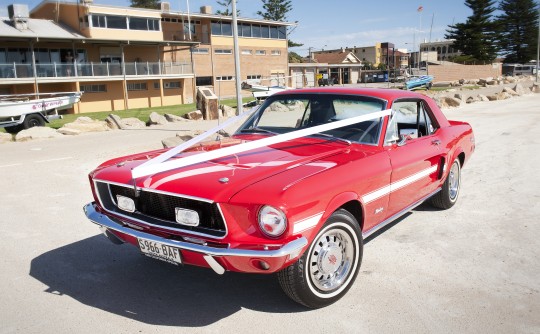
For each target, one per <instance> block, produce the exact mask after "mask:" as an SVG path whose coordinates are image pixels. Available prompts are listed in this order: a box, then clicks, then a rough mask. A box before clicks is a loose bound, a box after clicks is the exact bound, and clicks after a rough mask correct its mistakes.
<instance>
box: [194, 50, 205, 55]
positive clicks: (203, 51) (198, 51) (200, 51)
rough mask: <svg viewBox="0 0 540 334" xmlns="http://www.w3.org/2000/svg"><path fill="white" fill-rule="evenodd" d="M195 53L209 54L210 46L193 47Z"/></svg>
mask: <svg viewBox="0 0 540 334" xmlns="http://www.w3.org/2000/svg"><path fill="white" fill-rule="evenodd" d="M193 53H195V54H200V55H207V54H208V48H197V49H193Z"/></svg>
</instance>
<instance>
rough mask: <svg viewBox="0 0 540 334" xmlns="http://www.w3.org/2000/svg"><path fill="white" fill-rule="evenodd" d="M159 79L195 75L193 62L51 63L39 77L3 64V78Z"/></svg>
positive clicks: (22, 66) (42, 68) (39, 71)
mask: <svg viewBox="0 0 540 334" xmlns="http://www.w3.org/2000/svg"><path fill="white" fill-rule="evenodd" d="M124 68H125V75H126V76H159V75H165V76H167V75H173V76H174V75H184V74H193V71H192V67H191V63H174V62H135V63H125V66H122V64H121V63H92V62H91V63H80V64H66V63H50V64H44V63H40V64H36V74H34V70H33V67H32V65H31V64H24V63H10V64H0V78H34V76H37V77H38V78H42V77H43V78H68V77H117V76H123V75H124V72H123V70H124Z"/></svg>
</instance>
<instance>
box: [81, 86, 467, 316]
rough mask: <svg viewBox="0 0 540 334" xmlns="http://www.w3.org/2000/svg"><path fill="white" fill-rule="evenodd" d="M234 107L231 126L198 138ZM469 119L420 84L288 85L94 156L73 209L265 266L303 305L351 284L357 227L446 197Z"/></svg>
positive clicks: (168, 246) (140, 236) (193, 252)
mask: <svg viewBox="0 0 540 334" xmlns="http://www.w3.org/2000/svg"><path fill="white" fill-rule="evenodd" d="M240 117H247V119H246V120H245V122H244V123H243V124H242V125H241V126H240V127H239V128H238V130H237V131H236V132H235V133H234V135H233V136H232V137H231V138H224V139H220V140H218V141H206V142H205V141H202V140H203V139H204V138H207V137H212V138H214V136H213V134H215V132H217V131H219V130H221V129H222V128H224V127H226V126H229V125H230V123H231V122H234V121H237V120H238V119H239V118H240ZM474 148H475V141H474V135H473V131H472V129H471V127H470V126H469V124H467V123H464V122H457V121H448V120H447V119H446V118H445V116H444V115H443V113H442V112H441V111H440V110H439V108H438V107H437V105H436V104H435V102H434V101H433V100H432V99H430V98H429V97H426V96H423V95H421V94H417V93H414V92H409V91H402V90H385V89H357V88H342V89H339V88H313V89H299V90H288V91H283V92H279V93H276V94H274V95H271V96H269V97H268V98H267V99H266V100H265V102H264V103H263V104H262V105H261V106H260V107H259V108H258V109H254V110H251V111H248V112H246V114H245V115H240V116H237V117H236V118H232V119H230V120H229V121H227V122H226V123H224V124H223V125H221V126H218V127H216V128H214V129H212V130H210V131H208V132H206V133H204V134H202V135H200V136H198V137H195V138H193V139H192V140H190V141H188V142H186V143H184V144H181V145H180V146H178V147H176V148H172V149H169V150H157V151H152V152H145V153H141V154H135V155H130V156H127V157H120V158H116V159H112V160H110V161H107V162H104V163H103V164H101V165H100V166H99V167H98V168H96V169H95V170H94V171H92V172H91V173H90V175H89V178H90V185H91V188H92V192H93V195H94V200H95V201H94V202H92V203H89V204H87V205H86V206H85V207H84V211H85V213H86V215H87V217H88V218H89V219H90V221H92V222H93V223H95V224H97V225H98V226H99V228H100V229H101V230H102V231H103V233H104V234H105V235H106V236H107V237H108V238H109V239H110V240H111V241H112V242H113V243H116V244H121V243H129V244H132V245H134V246H135V247H138V248H139V249H140V251H141V253H142V254H144V255H147V256H150V257H152V258H155V259H159V260H163V261H166V262H169V263H172V264H176V265H180V264H186V265H196V266H202V267H208V268H212V269H213V270H214V271H215V272H216V273H218V274H223V273H224V272H226V271H236V272H245V273H258V274H270V273H277V277H278V280H279V283H280V285H281V287H282V288H283V290H284V292H285V293H286V294H287V295H288V296H289V297H290V298H292V299H293V300H294V301H296V302H298V303H300V304H302V305H305V306H307V307H309V308H318V307H324V306H326V305H329V304H332V303H334V302H335V301H337V300H338V299H340V298H341V297H342V296H343V295H344V294H345V293H346V292H347V291H348V290H349V289H350V288H351V286H352V284H353V282H354V281H355V279H356V277H357V275H358V272H359V268H360V265H361V260H362V256H363V254H364V246H363V245H364V240H365V239H366V238H368V237H373V236H374V233H375V232H377V231H379V230H380V229H381V228H383V227H385V226H386V225H388V224H390V223H392V222H394V221H395V220H396V219H397V218H398V217H401V216H402V215H404V214H405V213H407V212H408V211H410V210H411V209H413V208H414V207H416V206H418V205H420V204H421V203H423V202H424V201H426V200H429V201H430V202H431V203H432V204H433V205H434V206H435V207H437V208H441V209H448V208H450V207H452V206H453V205H454V204H455V203H456V202H457V200H458V197H459V192H460V188H461V169H462V168H463V166H464V165H465V164H466V163H467V161H468V159H469V158H470V156H471V155H472V153H473V151H474Z"/></svg>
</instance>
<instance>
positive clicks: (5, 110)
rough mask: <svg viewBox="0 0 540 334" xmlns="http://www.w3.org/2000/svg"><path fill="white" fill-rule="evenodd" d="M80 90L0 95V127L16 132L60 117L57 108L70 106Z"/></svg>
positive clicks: (78, 96) (75, 101) (79, 94)
mask: <svg viewBox="0 0 540 334" xmlns="http://www.w3.org/2000/svg"><path fill="white" fill-rule="evenodd" d="M81 95H82V93H81V92H63V93H41V94H39V95H38V94H12V95H0V127H4V128H5V129H6V131H7V132H9V133H16V132H19V131H20V130H23V129H28V128H31V127H33V126H43V125H45V123H46V122H49V121H50V120H53V119H58V118H61V117H62V116H60V115H58V111H59V110H63V109H67V108H71V106H73V104H75V103H77V102H79V101H80V99H81Z"/></svg>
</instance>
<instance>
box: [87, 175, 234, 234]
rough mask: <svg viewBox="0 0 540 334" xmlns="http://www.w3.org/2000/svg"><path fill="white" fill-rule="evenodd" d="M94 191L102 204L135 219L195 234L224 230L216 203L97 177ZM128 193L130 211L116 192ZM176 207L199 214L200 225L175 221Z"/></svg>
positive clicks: (108, 209)
mask: <svg viewBox="0 0 540 334" xmlns="http://www.w3.org/2000/svg"><path fill="white" fill-rule="evenodd" d="M95 184H96V191H97V193H98V195H99V198H100V202H101V205H102V206H103V207H104V208H105V209H106V210H107V211H109V212H112V213H115V214H118V215H122V216H125V217H128V218H131V219H133V220H138V221H141V222H144V223H146V224H150V225H153V226H159V227H165V228H168V229H175V230H185V231H189V232H192V233H195V234H204V235H209V236H212V237H218V238H219V237H223V236H225V234H226V232H227V231H226V227H225V222H224V221H223V217H222V215H221V212H220V211H219V208H218V206H217V204H215V203H209V202H206V201H202V200H197V199H193V198H187V197H181V196H176V195H172V194H168V193H162V192H156V191H151V190H148V189H140V188H139V189H137V191H138V196H135V189H134V188H133V187H132V186H128V185H118V184H111V183H107V182H102V181H96V182H95ZM117 195H121V196H124V197H129V198H131V199H133V201H134V202H135V207H136V210H135V212H133V213H130V212H126V211H123V210H121V209H119V208H118V206H117V203H116V198H117V197H116V196H117ZM175 208H183V209H189V210H193V211H195V212H197V213H198V214H199V226H186V225H181V224H179V223H177V222H176V217H175Z"/></svg>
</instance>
